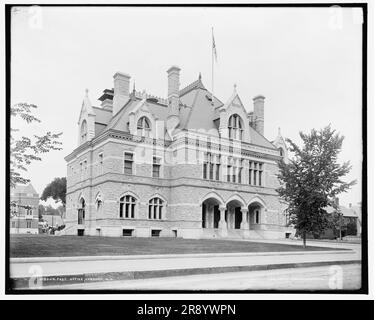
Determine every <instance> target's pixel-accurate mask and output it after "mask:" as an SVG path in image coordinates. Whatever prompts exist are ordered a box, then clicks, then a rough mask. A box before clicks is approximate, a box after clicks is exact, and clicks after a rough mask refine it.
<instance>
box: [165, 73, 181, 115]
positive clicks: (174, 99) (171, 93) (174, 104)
mask: <svg viewBox="0 0 374 320" xmlns="http://www.w3.org/2000/svg"><path fill="white" fill-rule="evenodd" d="M180 70H181V69H180V68H179V67H177V66H172V67H170V68H169V69H168V71H167V73H168V100H169V107H170V114H172V115H179V72H180Z"/></svg>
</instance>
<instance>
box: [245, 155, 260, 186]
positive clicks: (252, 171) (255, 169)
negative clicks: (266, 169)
mask: <svg viewBox="0 0 374 320" xmlns="http://www.w3.org/2000/svg"><path fill="white" fill-rule="evenodd" d="M248 180H249V181H248V183H249V184H251V185H254V186H262V184H263V164H262V163H259V162H252V161H250V162H249V179H248Z"/></svg>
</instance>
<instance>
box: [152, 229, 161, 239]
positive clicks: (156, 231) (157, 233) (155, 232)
mask: <svg viewBox="0 0 374 320" xmlns="http://www.w3.org/2000/svg"><path fill="white" fill-rule="evenodd" d="M160 233H161V230H152V237H159V236H160Z"/></svg>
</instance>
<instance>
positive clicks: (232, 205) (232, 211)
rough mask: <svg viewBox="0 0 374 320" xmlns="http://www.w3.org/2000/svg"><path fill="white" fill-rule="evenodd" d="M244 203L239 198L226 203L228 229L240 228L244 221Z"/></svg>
mask: <svg viewBox="0 0 374 320" xmlns="http://www.w3.org/2000/svg"><path fill="white" fill-rule="evenodd" d="M243 207H244V203H243V202H242V201H240V200H238V199H233V200H231V201H229V202H228V203H227V205H226V221H227V228H228V229H240V226H241V224H242V221H243V214H242V208H243Z"/></svg>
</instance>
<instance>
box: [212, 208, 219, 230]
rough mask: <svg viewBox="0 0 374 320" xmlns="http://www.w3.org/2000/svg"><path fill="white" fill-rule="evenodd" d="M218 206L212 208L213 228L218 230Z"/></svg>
mask: <svg viewBox="0 0 374 320" xmlns="http://www.w3.org/2000/svg"><path fill="white" fill-rule="evenodd" d="M219 217H220V213H219V206H214V220H213V228H214V229H218V224H219Z"/></svg>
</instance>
